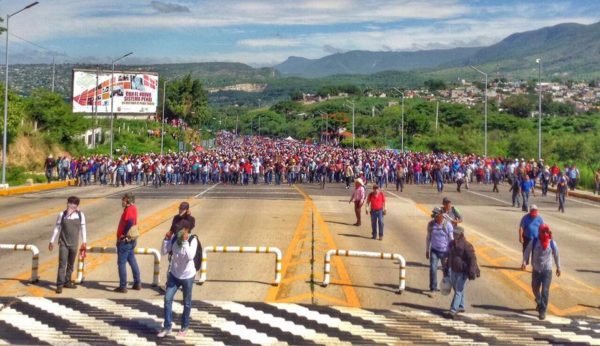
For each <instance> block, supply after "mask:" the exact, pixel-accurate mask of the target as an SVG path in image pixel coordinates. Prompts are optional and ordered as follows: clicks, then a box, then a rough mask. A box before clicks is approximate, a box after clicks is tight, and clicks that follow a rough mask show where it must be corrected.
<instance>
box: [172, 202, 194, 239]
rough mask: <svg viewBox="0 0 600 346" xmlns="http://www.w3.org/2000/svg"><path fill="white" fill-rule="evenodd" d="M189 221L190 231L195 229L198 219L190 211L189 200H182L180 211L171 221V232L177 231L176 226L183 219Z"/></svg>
mask: <svg viewBox="0 0 600 346" xmlns="http://www.w3.org/2000/svg"><path fill="white" fill-rule="evenodd" d="M183 220H185V221H187V222H189V224H190V231H192V230H193V229H194V227H195V226H196V219H195V218H194V217H193V216H192V212H191V211H190V204H189V203H188V202H181V203H180V204H179V212H178V213H177V215H175V216H173V221H171V228H170V229H169V231H170V232H172V233H173V232H175V228H176V227H177V225H178V224H179V223H180V222H181V221H183Z"/></svg>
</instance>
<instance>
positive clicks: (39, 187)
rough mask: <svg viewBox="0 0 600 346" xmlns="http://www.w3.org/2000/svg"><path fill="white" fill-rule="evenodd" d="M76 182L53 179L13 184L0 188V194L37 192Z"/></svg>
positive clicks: (73, 184)
mask: <svg viewBox="0 0 600 346" xmlns="http://www.w3.org/2000/svg"><path fill="white" fill-rule="evenodd" d="M76 184H77V180H76V179H69V180H65V181H54V182H51V183H42V184H33V185H28V186H15V187H9V188H8V189H0V196H13V195H20V194H24V193H31V192H39V191H46V190H54V189H60V188H63V187H67V186H75V185H76Z"/></svg>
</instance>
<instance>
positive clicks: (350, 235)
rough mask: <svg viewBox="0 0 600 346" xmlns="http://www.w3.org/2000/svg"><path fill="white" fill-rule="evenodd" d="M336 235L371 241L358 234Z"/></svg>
mask: <svg viewBox="0 0 600 346" xmlns="http://www.w3.org/2000/svg"><path fill="white" fill-rule="evenodd" d="M338 235H341V236H344V237H352V238H363V239H369V240H372V239H373V238H371V237H366V236H364V235H360V234H348V233H338Z"/></svg>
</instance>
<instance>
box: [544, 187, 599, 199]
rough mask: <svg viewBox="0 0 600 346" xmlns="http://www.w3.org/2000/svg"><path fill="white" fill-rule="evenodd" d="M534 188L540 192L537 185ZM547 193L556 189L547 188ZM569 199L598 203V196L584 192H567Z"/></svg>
mask: <svg viewBox="0 0 600 346" xmlns="http://www.w3.org/2000/svg"><path fill="white" fill-rule="evenodd" d="M536 188H537V189H538V190H540V191H541V190H542V188H541V187H540V186H538V185H536ZM548 191H550V192H554V193H555V192H556V188H555V187H548ZM569 197H576V198H582V199H587V200H590V201H594V202H600V195H595V194H594V193H593V192H590V191H584V190H575V191H569Z"/></svg>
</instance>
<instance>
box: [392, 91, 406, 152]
mask: <svg viewBox="0 0 600 346" xmlns="http://www.w3.org/2000/svg"><path fill="white" fill-rule="evenodd" d="M393 89H394V90H396V91H397V92H398V93H400V96H402V106H401V113H402V116H401V120H400V128H401V130H400V147H401V150H402V154H404V92H403V91H400V89H398V88H393Z"/></svg>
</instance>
